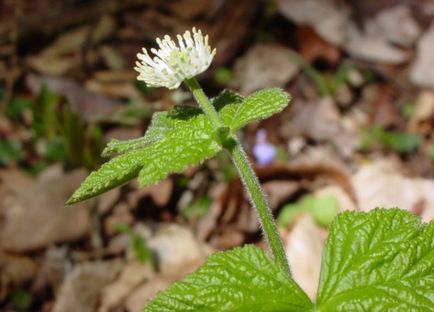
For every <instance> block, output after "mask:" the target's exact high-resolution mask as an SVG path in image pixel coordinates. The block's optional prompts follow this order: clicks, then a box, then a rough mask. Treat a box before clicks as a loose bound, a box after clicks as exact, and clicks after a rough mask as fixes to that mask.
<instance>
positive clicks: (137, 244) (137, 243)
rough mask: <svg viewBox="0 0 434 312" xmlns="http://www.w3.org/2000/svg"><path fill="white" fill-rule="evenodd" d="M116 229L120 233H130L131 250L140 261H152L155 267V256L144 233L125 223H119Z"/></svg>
mask: <svg viewBox="0 0 434 312" xmlns="http://www.w3.org/2000/svg"><path fill="white" fill-rule="evenodd" d="M116 230H117V231H118V232H120V233H124V234H127V235H128V237H129V239H130V242H131V250H132V251H133V253H134V255H135V257H136V258H137V260H138V261H139V262H140V263H143V264H145V263H150V264H151V265H152V266H153V267H155V265H156V263H155V257H154V255H153V254H152V251H151V249H149V247H148V244H146V241H145V239H144V238H143V236H142V235H140V234H139V233H137V232H136V231H134V230H133V229H132V228H131V227H129V226H128V225H127V224H123V223H121V224H118V225H117V226H116Z"/></svg>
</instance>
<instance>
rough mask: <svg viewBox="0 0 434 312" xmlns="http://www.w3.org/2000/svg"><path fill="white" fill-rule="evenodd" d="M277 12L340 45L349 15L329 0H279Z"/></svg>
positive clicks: (344, 35) (343, 38) (342, 41)
mask: <svg viewBox="0 0 434 312" xmlns="http://www.w3.org/2000/svg"><path fill="white" fill-rule="evenodd" d="M278 8H279V12H280V13H281V14H283V15H284V16H285V17H287V18H288V19H290V20H292V21H294V22H295V23H296V24H298V25H309V26H311V27H313V28H314V29H315V31H316V32H317V33H318V34H319V35H320V36H321V37H322V38H324V39H325V40H327V41H328V42H331V43H332V44H335V45H338V46H341V45H342V44H343V43H344V41H345V38H346V23H347V18H348V15H349V12H348V10H346V9H345V8H341V9H340V10H339V9H337V8H336V7H335V5H334V3H333V1H331V0H279V1H278Z"/></svg>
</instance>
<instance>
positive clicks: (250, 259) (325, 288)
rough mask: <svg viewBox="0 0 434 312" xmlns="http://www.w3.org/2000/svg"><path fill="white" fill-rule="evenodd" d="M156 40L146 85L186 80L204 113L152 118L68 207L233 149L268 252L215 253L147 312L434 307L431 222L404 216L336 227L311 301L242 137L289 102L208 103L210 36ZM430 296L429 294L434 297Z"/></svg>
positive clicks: (256, 97) (183, 110) (283, 97)
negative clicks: (204, 85) (202, 78)
mask: <svg viewBox="0 0 434 312" xmlns="http://www.w3.org/2000/svg"><path fill="white" fill-rule="evenodd" d="M178 40H179V45H178V46H177V45H176V44H175V42H173V41H172V40H171V39H170V38H169V37H168V36H166V37H164V39H163V40H160V39H157V43H158V45H159V47H160V49H159V50H154V49H153V50H152V51H153V53H154V54H156V56H155V57H154V58H151V57H150V56H149V54H148V52H147V51H146V50H145V49H144V50H143V54H139V55H138V57H139V59H140V61H141V62H137V67H136V70H137V71H138V72H139V77H138V78H139V79H141V80H144V81H145V82H146V83H147V85H148V86H150V87H161V86H164V87H167V88H169V89H175V88H177V87H178V86H179V85H180V84H181V83H182V82H184V83H185V84H186V86H187V87H188V88H189V89H190V90H191V92H192V93H193V95H194V97H195V99H196V101H197V103H198V104H199V107H200V108H196V107H186V106H182V107H175V108H174V109H172V110H171V111H169V112H159V113H156V114H154V116H153V119H152V122H151V125H150V127H149V128H148V130H147V132H146V133H145V135H144V136H143V137H142V138H139V139H135V140H131V141H123V142H121V141H112V142H111V143H109V144H108V146H107V148H106V149H105V151H104V154H105V155H117V156H116V157H115V158H113V159H112V160H110V161H109V162H107V163H106V164H104V165H103V166H102V167H101V168H100V169H99V170H98V171H95V172H93V173H92V174H90V175H89V176H88V177H87V179H86V180H85V181H84V182H83V183H82V184H81V186H80V187H79V188H78V189H77V190H76V192H75V193H74V194H73V196H72V197H71V198H70V199H69V201H68V204H73V203H77V202H79V201H82V200H85V199H88V198H91V197H93V196H96V195H98V194H101V193H103V192H105V191H107V190H109V189H111V188H114V187H116V186H118V185H121V184H122V183H124V182H126V181H128V180H130V179H132V178H134V177H138V180H139V184H140V185H141V186H145V185H149V184H154V183H157V182H158V181H160V180H162V179H164V178H165V177H166V176H167V175H169V174H170V173H174V172H181V171H183V170H184V169H185V168H186V167H188V166H190V165H193V164H198V163H201V162H203V161H204V160H205V159H208V158H211V157H213V156H215V155H216V154H217V153H219V152H220V151H226V152H227V153H228V155H229V156H230V158H231V159H232V161H233V163H234V164H235V166H236V168H237V170H238V173H239V175H240V177H241V180H242V181H243V183H244V187H245V189H246V190H247V192H248V194H249V196H250V199H251V202H252V206H253V207H254V208H255V210H256V212H257V215H258V218H259V221H260V223H261V226H262V230H263V232H264V235H265V238H266V239H267V242H268V246H269V248H270V251H271V255H272V257H269V256H268V255H267V254H266V253H265V252H264V251H262V250H261V249H259V248H257V247H254V246H244V247H242V248H235V249H233V250H230V251H225V252H219V253H216V254H214V255H212V256H211V257H210V258H209V259H208V261H207V262H206V263H205V264H204V265H203V266H202V267H201V268H200V269H199V270H198V271H196V272H195V273H192V274H191V275H189V276H188V277H186V278H185V279H184V280H182V281H180V282H177V283H175V284H174V285H173V286H172V287H170V288H169V289H168V290H166V291H164V292H162V293H160V294H159V295H158V296H157V297H156V299H154V300H152V301H150V302H149V304H148V306H147V307H146V308H145V311H309V310H310V311H355V310H357V311H358V310H364V311H368V310H369V311H373V310H374V311H375V310H388V309H389V310H390V309H392V310H405V311H407V310H417V311H428V310H429V309H431V308H432V306H433V304H434V296H433V293H432V289H433V287H434V248H433V247H434V223H430V224H421V223H420V220H419V219H418V218H417V217H415V216H413V215H412V214H410V213H408V212H405V211H400V210H398V209H391V210H383V209H376V210H374V211H372V212H370V213H356V212H347V213H343V214H341V215H339V216H338V217H337V218H336V219H335V221H334V222H333V223H332V224H331V226H330V235H329V238H328V241H327V244H326V248H325V253H324V258H323V263H322V273H321V280H320V286H319V293H318V297H317V300H316V302H315V303H313V302H312V301H311V300H310V299H309V298H308V296H307V295H306V294H305V293H304V291H303V290H302V289H301V288H300V286H298V285H297V283H296V282H295V281H294V280H293V279H292V277H291V272H290V269H289V265H288V262H287V259H286V255H285V253H284V249H283V246H282V243H281V241H280V238H279V235H278V232H277V228H276V225H275V222H274V219H273V217H272V214H271V211H270V209H269V208H268V206H267V202H266V200H265V198H264V195H263V193H262V190H261V187H260V185H259V182H258V179H257V177H256V175H255V173H254V172H253V170H252V168H251V166H250V163H249V162H248V159H247V156H246V154H245V152H244V150H243V148H242V146H241V143H240V141H239V140H238V138H237V136H236V132H237V131H238V130H239V129H241V128H242V127H243V126H245V125H246V124H248V123H250V122H253V121H257V120H259V119H263V118H267V117H269V116H271V115H272V114H275V113H277V112H279V111H281V110H282V109H283V108H285V107H286V105H287V104H288V102H289V99H290V97H289V95H288V94H286V93H285V92H283V91H282V90H280V89H268V90H262V91H259V92H256V93H254V94H252V95H251V96H249V97H246V98H244V97H242V96H240V95H238V94H236V93H235V92H232V91H224V92H222V93H221V94H220V95H219V96H217V97H216V98H215V99H212V100H211V101H210V100H209V99H208V98H207V97H206V95H205V94H204V92H203V91H202V89H201V88H200V86H199V84H198V82H197V80H196V79H195V78H193V77H194V76H196V75H198V74H200V73H201V72H203V71H204V70H206V69H207V68H208V66H209V65H210V63H211V60H212V58H213V56H214V54H215V50H212V51H211V48H210V47H209V46H208V38H207V36H205V37H203V36H202V34H201V32H200V31H196V30H195V29H193V37H192V35H191V33H190V32H186V33H185V34H184V35H183V37H181V36H178ZM430 290H431V291H430Z"/></svg>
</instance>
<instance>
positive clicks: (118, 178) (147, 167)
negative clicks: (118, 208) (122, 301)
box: [67, 107, 221, 204]
mask: <svg viewBox="0 0 434 312" xmlns="http://www.w3.org/2000/svg"><path fill="white" fill-rule="evenodd" d="M155 115H156V116H155V117H154V118H153V122H152V123H151V126H150V128H149V130H148V131H147V132H146V134H145V136H144V138H142V139H143V140H142V141H140V140H137V141H134V140H133V141H127V142H126V143H125V144H117V145H116V144H113V145H112V146H111V147H110V148H109V150H108V151H106V154H110V153H112V152H117V153H122V152H124V154H121V155H120V156H117V157H115V158H114V159H112V160H111V161H109V162H107V163H105V164H104V165H102V166H101V168H100V169H99V170H97V171H95V172H93V173H91V174H90V175H89V176H88V177H87V178H86V180H85V181H84V182H83V183H82V184H81V185H80V187H79V188H78V189H77V190H76V191H75V193H74V194H73V196H72V197H71V199H70V200H69V201H68V202H67V204H74V203H77V202H80V201H83V200H86V199H88V198H91V197H94V196H97V195H99V194H101V193H103V192H106V191H108V190H110V189H112V188H114V187H116V186H119V185H121V184H123V183H125V182H127V181H128V180H130V179H132V178H135V177H136V176H137V175H139V183H140V186H145V185H150V184H155V183H157V182H159V181H161V180H162V179H164V178H165V177H166V176H167V175H169V174H170V173H177V172H181V171H183V170H184V169H186V168H187V167H188V166H189V165H194V164H198V163H201V162H202V161H204V160H205V159H207V158H209V157H212V156H214V155H215V154H216V153H218V152H219V151H220V150H221V146H220V145H219V144H218V143H217V141H216V135H215V133H214V130H213V127H212V125H211V122H210V121H209V119H208V118H207V117H206V116H205V115H204V114H203V113H202V112H201V110H200V109H197V108H194V107H175V108H174V109H173V110H172V111H170V112H162V113H157V114H155ZM137 142H139V144H137Z"/></svg>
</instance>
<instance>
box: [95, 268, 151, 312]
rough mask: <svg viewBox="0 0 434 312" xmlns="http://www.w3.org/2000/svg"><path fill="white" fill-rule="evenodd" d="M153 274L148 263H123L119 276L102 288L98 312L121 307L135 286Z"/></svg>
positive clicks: (147, 279)
mask: <svg viewBox="0 0 434 312" xmlns="http://www.w3.org/2000/svg"><path fill="white" fill-rule="evenodd" d="M154 275H155V273H154V271H153V269H152V267H150V266H148V265H143V264H142V263H139V262H135V261H133V262H129V263H126V264H124V265H123V267H122V270H121V272H120V274H119V277H118V278H117V279H116V280H115V281H114V282H113V283H111V284H109V285H108V286H106V287H105V288H104V289H103V290H102V292H101V303H100V306H99V308H98V312H109V311H113V310H114V309H117V308H120V307H122V306H123V305H124V301H125V299H126V298H127V297H128V296H129V295H130V294H131V293H132V292H134V291H135V290H136V288H137V286H139V285H140V284H141V283H143V282H146V281H149V280H150V279H151V278H153V277H154ZM142 308H143V307H142Z"/></svg>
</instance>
